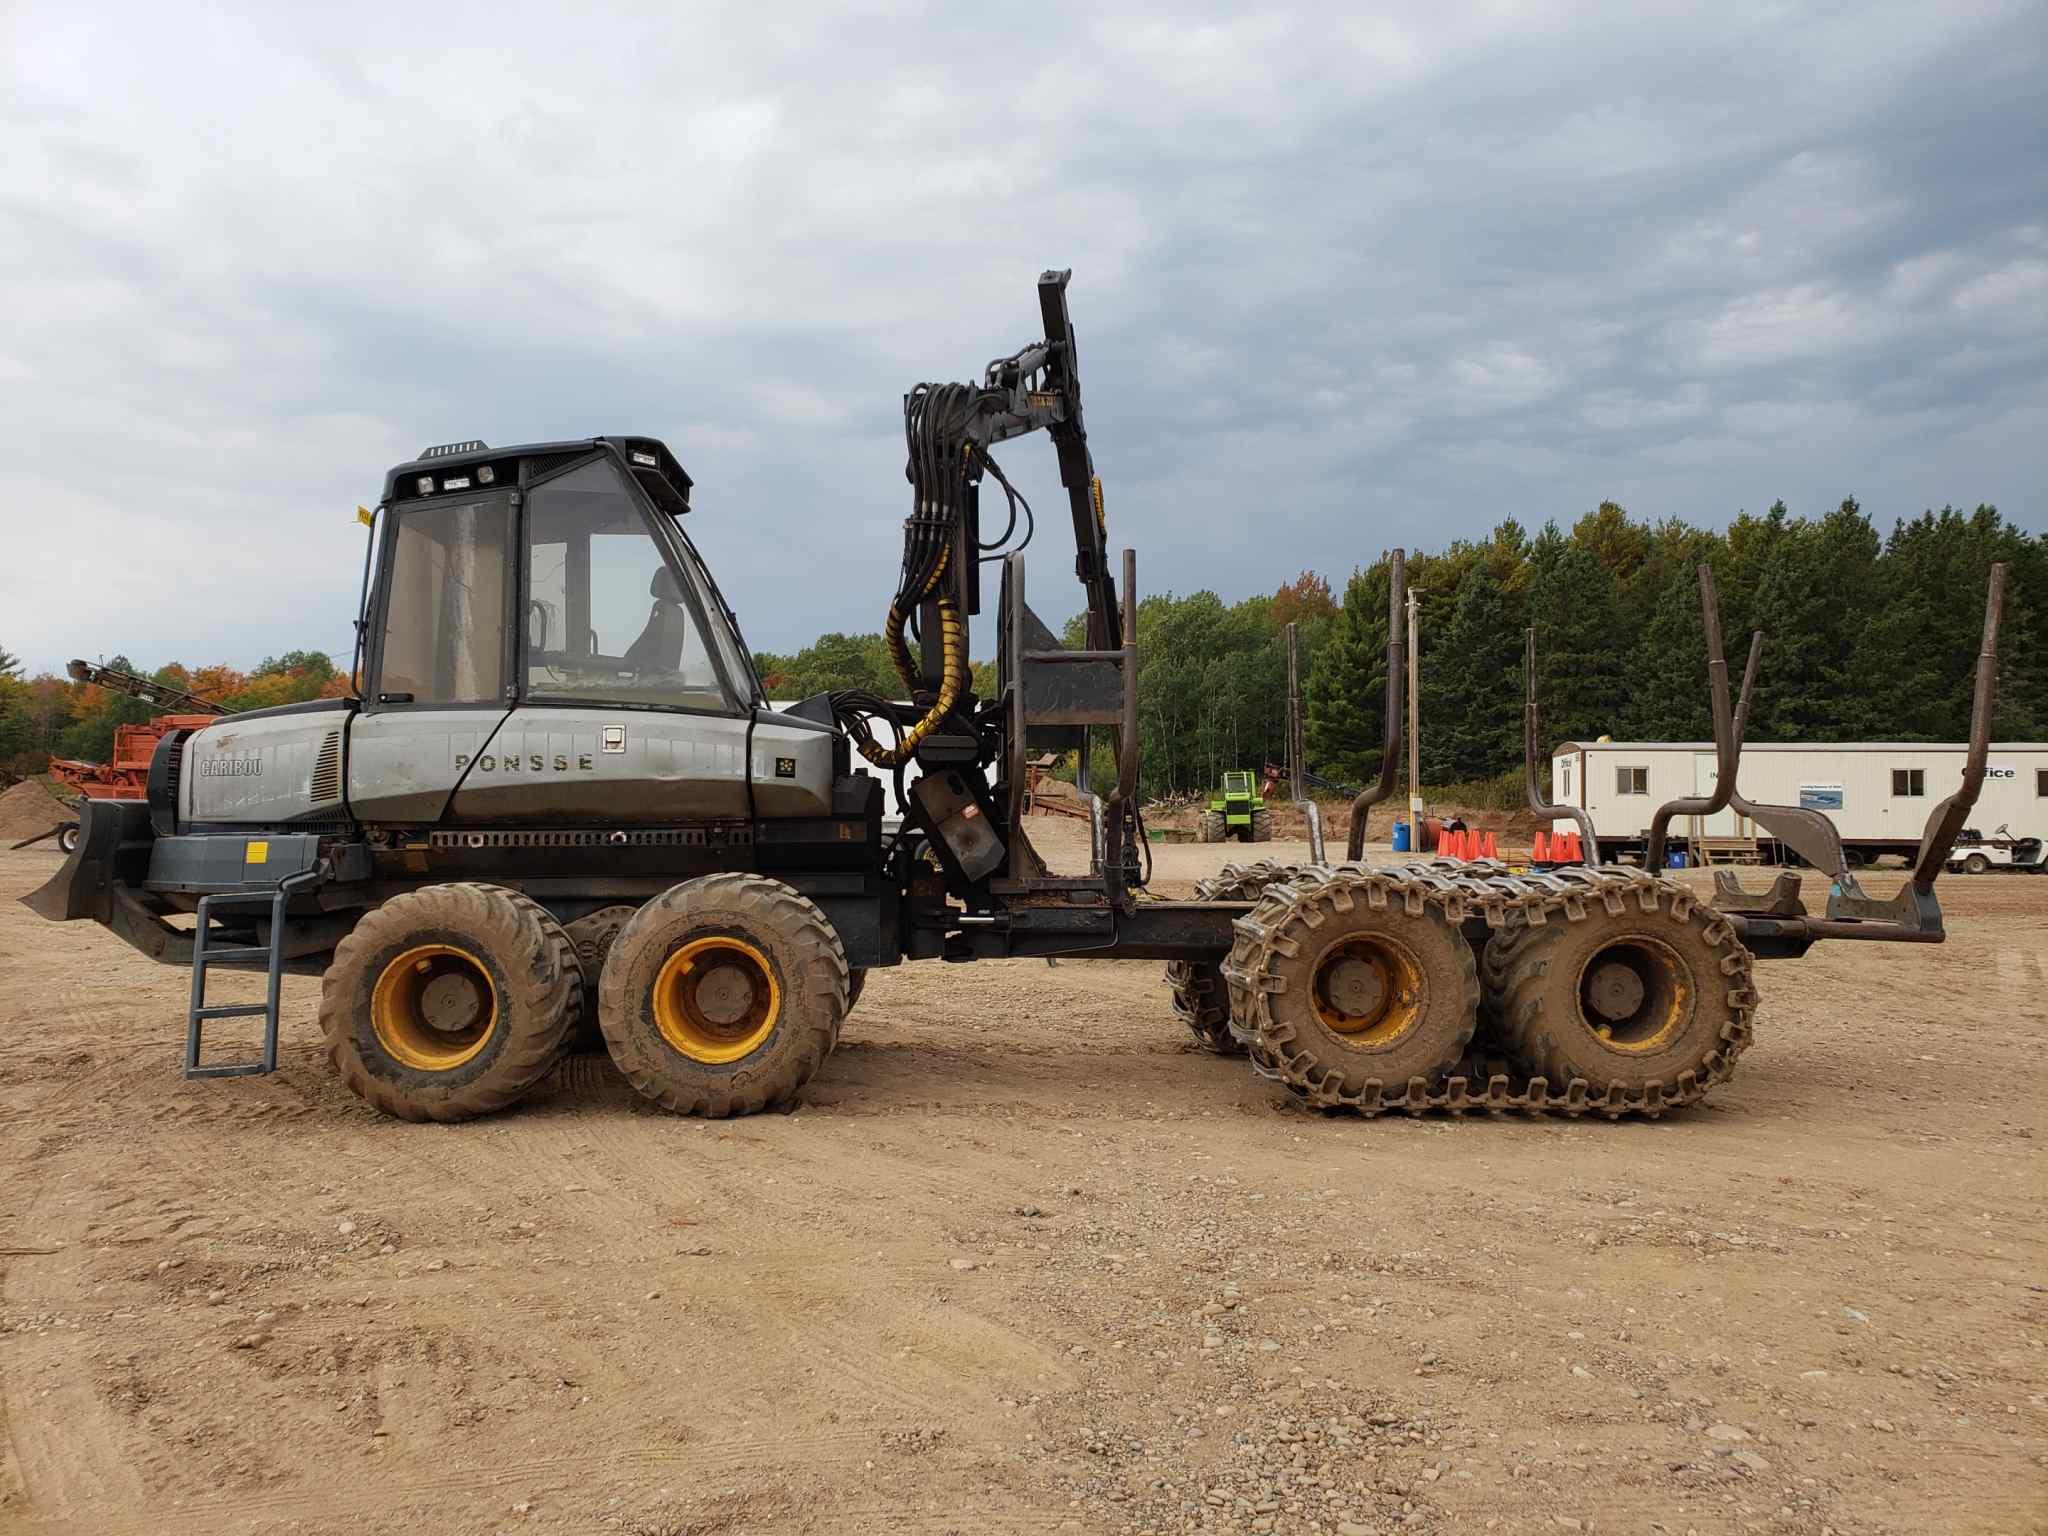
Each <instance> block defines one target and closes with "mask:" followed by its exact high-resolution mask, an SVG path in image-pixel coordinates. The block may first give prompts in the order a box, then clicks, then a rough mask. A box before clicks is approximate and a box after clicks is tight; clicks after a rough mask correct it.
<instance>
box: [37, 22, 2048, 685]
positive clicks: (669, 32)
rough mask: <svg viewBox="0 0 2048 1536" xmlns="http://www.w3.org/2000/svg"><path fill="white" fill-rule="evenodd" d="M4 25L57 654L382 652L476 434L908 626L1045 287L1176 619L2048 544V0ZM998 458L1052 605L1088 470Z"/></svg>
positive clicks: (1032, 448)
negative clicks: (1927, 541) (1952, 521)
mask: <svg viewBox="0 0 2048 1536" xmlns="http://www.w3.org/2000/svg"><path fill="white" fill-rule="evenodd" d="M4 25H5V26H6V27H7V28H8V31H7V33H6V38H7V47H6V50H5V58H6V65H5V67H6V69H7V71H8V77H7V78H8V89H7V91H6V94H5V98H4V105H0V128H4V132H5V134H6V143H7V145H8V154H7V155H6V157H5V159H4V162H0V278H4V281H5V284H6V292H7V295H8V300H9V304H8V309H9V320H8V323H7V325H6V326H5V327H4V329H0V423H4V426H0V433H4V447H5V451H4V452H0V509H4V511H0V516H4V517H5V519H6V523H7V527H8V531H9V538H8V543H7V549H8V560H7V564H6V566H5V567H4V568H0V643H4V644H6V645H7V647H8V648H9V649H11V650H15V651H18V652H21V653H23V654H24V655H25V656H26V657H27V658H28V659H29V660H30V661H31V662H32V663H35V664H39V665H49V664H55V663H60V662H61V661H62V660H63V659H64V658H65V657H66V656H69V655H71V654H74V653H85V654H95V653H100V652H106V653H112V652H115V651H125V652H126V653H128V654H129V655H131V656H133V657H134V658H135V659H136V660H138V661H141V662H144V663H149V664H156V663H160V662H162V661H163V660H167V659H170V658H172V657H179V658H183V659H187V660H191V661H195V662H196V661H206V660H213V659H227V660H231V661H234V662H237V663H241V664H248V663H250V662H253V661H254V660H256V659H257V658H259V657H260V656H262V655H263V654H265V653H266V652H274V651H279V650H283V649H286V648H289V647H292V646H297V645H315V646H322V647H325V648H328V649H330V650H334V651H336V652H345V651H346V650H347V646H348V640H349V619H350V617H351V615H352V613H353V606H354V601H355V589H356V583H357V579H358V573H359V570H360V562H361V541H360V530H359V529H358V528H357V527H356V525H355V524H354V522H353V519H352V516H351V513H352V509H353V507H354V506H355V505H356V503H357V502H359V501H368V500H370V499H372V498H373V497H374V496H375V495H376V493H377V491H378V488H379V486H380V484H381V477H382V473H383V470H384V469H385V468H386V467H387V466H388V465H389V464H391V463H393V462H396V461H398V460H401V459H404V458H406V457H409V456H410V455H411V454H412V453H413V452H414V451H416V450H417V449H418V448H419V447H421V446H422V445H424V444H426V443H429V442H433V441H437V440H443V439H448V438H454V437H462V436H469V435H477V436H482V437H485V438H488V439H490V440H491V441H494V442H511V441H518V440H525V439H532V438H548V437H558V436H574V435H581V434H586V433H595V432H604V431H641V432H651V433H655V434H658V435H661V436H663V437H665V438H666V439H667V440H668V441H669V443H670V444H671V446H672V447H674V448H675V450H676V452H677V454H678V456H679V457H680V458H681V459H682V460H683V462H684V463H685V464H686V465H687V466H688V467H689V468H690V470H691V472H692V474H693V475H695V476H696V478H697V480H698V482H699V505H700V511H699V513H698V514H697V515H696V516H695V517H694V518H693V519H692V532H693V534H694V535H695V536H696V538H697V539H698V541H699V543H700V544H701V545H702V546H703V547H704V549H705V551H706V553H707V554H708V555H709V556H710V558H711V559H712V560H713V561H714V563H715V565H716V566H717V568H718V570H719V573H720V579H721V582H722V584H723V585H724V586H725V588H726V590H727V591H728V593H729V595H730V596H731V597H732V600H733V602H734V604H735V606H736V607H738V608H739V610H740V613H741V617H742V620H743V622H744V623H745V625H746V628H747V630H748V634H749V638H750V639H751V640H752V641H753V642H754V643H755V644H756V645H759V646H763V647H769V648H783V647H787V646H791V645H794V644H797V643H800V642H802V641H803V640H806V639H808V638H809V637H810V636H812V635H813V634H815V633H817V632H818V631H819V630H821V629H826V628H845V629H869V628H873V627H875V626H876V625H877V624H878V622H879V619H880V616H881V609H882V605H883V603H884V601H885V599H886V595H887V593H888V591H889V589H890V587H891V585H892V582H893V575H894V570H895V566H896V559H897V551H896V539H897V529H898V525H899V523H900V519H901V517H902V515H903V512H904V501H905V487H904V484H903V480H902V473H901V457H900V436H899V432H900V427H899V422H898V415H897V402H898V399H899V397H900V395H901V394H902V392H903V390H904V389H905V388H906V387H907V386H909V385H910V384H912V383H914V382H916V381H918V380H920V379H927V378H963V377H971V376H974V375H975V374H977V373H978V371H979V368H980V366H981V364H982V363H983V362H984V361H985V360H986V359H987V358H989V357H991V356H994V355H996V354H998V353H1000V352H1006V351H1009V350H1011V349H1012V348H1014V347H1015V346H1017V345H1019V344H1021V343H1022V342H1024V341H1026V340H1028V339H1030V337H1031V334H1032V332H1033V329H1034V327H1035V325H1036V319H1035V308H1034V305H1033V298H1032V293H1031V282H1032V279H1033V277H1034V276H1035V275H1036V273H1037V271H1038V270H1039V269H1040V268H1041V267H1044V266H1047V265H1071V266H1073V267H1074V268H1075V269H1076V276H1075V286H1074V289H1073V293H1072V299H1073V306H1074V310H1075V317H1076V324H1077V326H1078V328H1079V331H1080V337H1081V343H1082V357H1083V365H1084V367H1083V371H1084V378H1085V380H1086V384H1087V388H1088V404H1089V425H1090V429H1091V433H1092V437H1093V442H1094V447H1095V452H1096V459H1097V463H1098V466H1099V468H1100V469H1101V471H1102V473H1103V476H1104V478H1105V481H1106V482H1107V485H1108V489H1109V494H1110V506H1111V514H1112V520H1113V523H1112V533H1113V534H1114V535H1115V536H1116V537H1118V538H1119V540H1127V541H1129V542H1132V543H1134V544H1136V545H1137V547H1138V549H1139V551H1140V581H1141V585H1143V586H1144V587H1145V588H1146V589H1147V590H1158V589H1161V588H1167V587H1171V588H1175V589H1178V590H1188V589H1191V588H1193V587H1197V586H1204V585H1207V586H1213V587H1215V588H1217V589H1218V590H1219V591H1221V592H1223V593H1224V594H1225V595H1226V596H1231V597H1235V596H1239V595H1242V594H1244V593H1246V592H1250V591H1254V590H1260V589H1270V588H1271V587H1272V586H1273V585H1274V584H1275V583H1277V582H1278V581H1280V580H1283V579H1285V578H1287V577H1289V576H1291V575H1293V574H1294V573H1295V572H1297V571H1299V570H1300V569H1302V568H1303V567H1313V568H1316V569H1320V570H1324V571H1326V572H1329V573H1332V574H1333V575H1341V574H1342V573H1343V572H1345V571H1347V570H1349V568H1350V567H1351V566H1352V565H1353V564H1355V563H1358V562H1360V561H1364V560H1369V559H1370V558H1372V557H1373V555H1375V554H1376V553H1377V552H1378V550H1379V549H1380V548H1382V547H1383V546H1385V545H1388V544H1391V543H1395V542H1407V543H1411V544H1422V545H1425V546H1434V545H1438V544H1441V543H1442V542H1444V541H1445V540H1447V539H1449V538H1451V537H1455V536H1460V535H1470V534H1477V533H1480V532H1483V531H1484V530H1485V529H1487V528H1489V527H1490V526H1492V524H1493V523H1495V522H1496V521H1498V520H1499V519H1500V518H1501V517H1503V516H1510V515H1512V516H1516V517H1519V518H1521V519H1523V520H1524V521H1525V522H1527V523H1531V524H1535V523H1540V522H1542V521H1543V520H1544V519H1545V518H1548V517H1552V516H1555V517H1558V518H1560V519H1561V520H1568V519H1569V518H1571V517H1573V516H1575V515H1576V514H1577V513H1579V512H1581V511H1583V510H1585V509H1586V508H1588V507H1590V506H1592V505H1594V504H1596V503H1597V502H1598V501H1600V500H1601V499H1603V498H1606V497H1613V498H1615V499H1618V500H1621V501H1623V502H1624V503H1625V504H1627V505H1628V506H1629V507H1630V508H1631V509H1632V510H1634V511H1636V512H1638V513H1640V514H1645V515H1650V516H1659V517H1661V516H1665V515H1674V514H1675V515H1681V516H1685V517H1688V518H1692V519H1694V520H1696V521H1700V522H1704V523H1718V522H1721V521H1724V520H1725V519H1726V518H1728V517H1729V516H1731V515H1733V514H1734V513H1735V512H1736V511H1737V510H1738V509H1741V508H1744V507H1748V508H1751V509H1757V508H1760V507H1762V506H1763V505H1765V504H1766V503H1768V502H1769V501H1770V500H1771V499H1772V498H1774V497H1777V496H1783V497H1785V498H1786V499H1787V500H1788V501H1789V502H1790V503H1791V504H1792V505H1793V507H1794V508H1795V510H1803V511H1818V510H1821V509H1822V508H1824V507H1826V506H1830V505H1832V504H1833V503H1834V502H1835V501H1837V500H1839V499H1840V498H1841V497H1842V496H1844V495H1849V494H1854V495H1856V496H1857V497H1858V498H1860V499H1861V500H1862V502H1863V504H1864V506H1865V507H1866V508H1867V509H1868V510H1869V511H1870V512H1871V513H1872V514H1873V516H1875V517H1876V518H1878V519H1879V520H1880V521H1881V522H1888V521H1889V520H1890V519H1891V518H1892V517H1895V516H1901V515H1911V514H1912V513H1914V512H1917V511H1918V510H1919V509H1920V508H1921V507H1923V506H1926V505H1929V504H1935V505H1938V504H1940V503H1942V502H1944V501H1950V500H1956V501H1969V502H1973V503H1974V502H1976V501H1980V500H1990V501H1996V502H1997V503H1999V505H2000V506H2001V507H2002V508H2004V509H2005V511H2006V512H2007V513H2008V515H2010V516H2012V517H2014V518H2015V519H2016V520H2017V521H2019V522H2020V523H2021V524H2022V525H2024V526H2027V527H2029V528H2035V529H2039V528H2042V527H2044V526H2048V514H2044V512H2043V507H2042V491H2043V488H2044V479H2048V476H2044V470H2048V449H2044V447H2043V443H2044V439H2048V379H2044V370H2043V368H2042V363H2043V360H2044V353H2048V126H2044V116H2043V114H2042V113H2041V111H2040V109H2039V103H2040V101H2041V100H2042V99H2043V98H2044V96H2048V61H2044V59H2043V44H2044V40H2048V10H2044V7H2043V6H2042V5H2040V4H2039V3H2032V4H2029V3H1983V4H1970V3H1954V4H1945V5H1942V6H1927V5H1901V6H1890V7H1886V6H1853V7H1847V6H1845V7H1804V8H1802V7H1797V6H1786V5H1782V4H1776V3H1773V4H1768V5H1764V4H1758V5H1751V6H1744V5H1739V4H1731V5H1722V6H1717V7H1714V8H1711V9H1709V10H1701V9H1699V8H1697V7H1677V6H1672V7H1657V6H1643V5H1630V6H1592V5H1585V6H1570V7H1553V8H1540V7H1530V8H1515V7H1494V8H1485V9H1479V10H1473V11H1469V12H1463V13H1457V12H1453V11H1452V10H1451V9H1450V8H1446V7H1441V6H1435V5H1422V4H1414V5H1396V6H1382V7H1376V8H1374V9H1373V11H1372V12H1370V13H1369V14H1365V13H1361V14H1360V15H1358V16H1356V17H1353V18H1351V19H1348V20H1347V19H1345V18H1344V17H1343V16H1342V15H1341V13H1340V14H1335V15H1333V14H1332V13H1331V12H1330V11H1329V10H1328V9H1327V8H1321V9H1303V10H1301V11H1298V12H1291V13H1290V12H1287V11H1282V10H1278V9H1273V8H1265V9H1262V10H1260V11H1259V12H1257V13H1256V14H1255V15H1252V16H1243V15H1239V14H1236V13H1234V12H1231V11H1228V10H1225V9H1222V8H1214V9H1207V8H1192V9H1191V8H1185V7H1183V8H1176V9H1175V10H1174V11H1172V12H1165V11H1162V12H1159V13H1156V14H1153V15H1150V16H1140V15H1132V14H1124V15H1108V14H1104V13H1103V12H1101V11H1100V10H1099V9H1097V8H1090V7H1076V8H1073V9H1072V10H1070V11H1068V12H1066V13H1065V14H1064V15H1062V14H1059V13H1057V12H1053V11H1040V12H1034V13H1032V15H1031V18H1030V20H1029V21H1028V22H1023V21H1011V20H1009V19H1008V18H1004V19H1002V20H1001V21H994V20H989V21H985V20H983V19H981V18H980V17H979V16H977V15H970V14H968V13H965V12H963V11H961V10H960V9H958V8H940V7H933V8H928V9H927V8H920V7H918V6H915V5H907V4H906V5H888V4H882V5H874V6H867V7H862V8H859V9H857V10H856V9H850V8H827V9H822V10H819V11H817V12H815V13H811V14H808V15H800V14H796V13H793V12H792V11H791V10H790V9H789V8H786V7H785V8H761V7H743V6H737V5H735V6H730V7H724V8H709V7H706V8H692V9H691V10H689V11H688V12H683V13H674V14H668V13H665V12H663V11H661V10H659V9H654V8H646V9H631V10H625V11H621V12H618V13H616V14H613V15H609V16H603V17H597V16H580V17H579V18H578V19H577V20H575V21H574V22H573V23H572V22H570V21H568V20H566V19H564V17H563V15H562V14H561V13H559V12H554V11H549V10H545V9H536V10H532V11H523V12H522V11H515V10H508V9H506V8H492V9H490V10H488V11H485V10H478V11H475V12H473V13H467V12H465V13H452V14H434V13H431V12H430V11H429V10H428V9H427V8H396V7H382V6H375V5H371V6H359V7H355V8H351V9H350V10H349V11H348V12H347V13H346V16H345V18H337V17H334V16H326V17H322V16H318V15H315V14H313V13H311V12H306V11H302V10H300V9H299V8H293V7H279V8H253V7H252V8H247V9H243V10H240V11H239V12H237V11H233V10H217V11H212V12H206V13H199V15H198V16H197V18H196V19H195V15H194V13H191V12H189V11H177V10H165V9H163V8H160V7H158V8H145V7H141V6H132V7H123V6H114V5H109V6H99V7H93V8H90V9H89V10H88V9H87V8H61V7H54V6H53V7H47V8H42V7H36V6H29V7H26V8H16V9H15V10H14V11H13V12H12V13H11V20H10V21H8V22H6V23H4ZM1004 457H1005V461H1006V466H1007V467H1008V468H1010V470H1011V471H1012V474H1013V477H1014V478H1017V479H1019V481H1020V483H1021V484H1022V485H1023V486H1024V487H1025V488H1026V490H1027V492H1029V493H1030V494H1031V495H1032V498H1033V500H1034V502H1035V503H1036V504H1037V505H1038V507H1039V509H1040V512H1041V515H1042V521H1044V522H1046V524H1047V526H1046V527H1045V529H1044V531H1043V534H1042V538H1043V540H1044V543H1043V544H1041V545H1040V546H1038V547H1037V549H1038V552H1039V553H1040V554H1041V555H1042V556H1043V558H1041V559H1040V560H1039V561H1038V562H1037V563H1036V565H1035V566H1034V569H1035V570H1036V571H1038V572H1041V573H1042V574H1039V575H1037V577H1036V580H1035V582H1034V592H1035V593H1037V594H1049V592H1051V591H1059V590H1060V587H1059V586H1057V585H1056V584H1059V583H1064V581H1065V576H1064V571H1065V567H1066V564H1067V558H1068V557H1067V556H1066V554H1064V553H1063V552H1062V549H1063V546H1064V544H1065V542H1066V538H1067V535H1066V533H1065V531H1064V528H1063V527H1062V526H1061V521H1062V520H1061V517H1060V504H1059V493H1058V487H1057V483H1056V478H1055V476H1054V473H1053V470H1052V465H1051V459H1050V454H1049V453H1047V452H1046V451H1045V449H1044V447H1043V445H1040V444H1032V443H1022V444H1016V445H1013V446H1012V447H1011V448H1010V449H1009V451H1008V452H1007V454H1006V455H1005V456H1004ZM1045 514H1050V516H1049V517H1048V516H1045ZM1041 601H1042V602H1043V603H1044V605H1045V606H1046V607H1047V608H1048V609H1052V610H1053V611H1057V608H1056V604H1057V602H1058V601H1059V600H1058V599H1054V598H1052V597H1051V596H1049V595H1045V596H1042V597H1041ZM978 649H982V650H986V649H987V646H986V645H982V646H979V647H978Z"/></svg>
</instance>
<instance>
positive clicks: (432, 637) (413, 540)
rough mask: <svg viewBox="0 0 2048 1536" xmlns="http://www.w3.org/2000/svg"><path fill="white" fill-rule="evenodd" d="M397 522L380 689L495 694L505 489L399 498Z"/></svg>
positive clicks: (404, 698) (420, 694)
mask: <svg viewBox="0 0 2048 1536" xmlns="http://www.w3.org/2000/svg"><path fill="white" fill-rule="evenodd" d="M396 524H397V539H396V543H395V544H394V545H393V547H392V551H391V565H390V569H389V572H388V574H387V575H386V578H385V596H384V633H383V638H382V643H381V645H380V647H379V651H380V657H379V661H378V676H377V690H376V692H377V697H378V698H379V700H381V701H382V702H385V703H394V704H396V703H417V704H427V703H434V704H483V703H493V702H496V701H497V700H498V699H499V698H500V697H501V696H502V695H503V693H504V687H505V553H506V547H507V546H508V545H509V544H510V543H511V537H510V534H511V509H510V507H509V506H508V504H507V501H506V498H505V497H503V496H495V497H492V498H490V499H488V500H485V501H466V502H465V501H445V502H434V503H429V504H426V505H417V504H416V505H412V506H406V507H401V508H399V509H398V516H397V519H396Z"/></svg>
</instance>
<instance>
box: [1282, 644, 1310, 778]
mask: <svg viewBox="0 0 2048 1536" xmlns="http://www.w3.org/2000/svg"><path fill="white" fill-rule="evenodd" d="M1303 745H1304V743H1303V741H1302V733H1301V636H1300V634H1299V633H1298V632H1297V631H1296V629H1295V626H1294V625H1292V624H1289V625H1288V626H1287V778H1288V781H1289V785H1290V787H1291V788H1292V789H1293V791H1294V798H1295V799H1296V800H1297V801H1299V800H1300V799H1301V776H1302V773H1303V771H1304V769H1305V768H1306V766H1307V765H1306V764H1305V763H1303V761H1302V758H1303V756H1304V755H1305V754H1304V752H1303Z"/></svg>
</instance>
